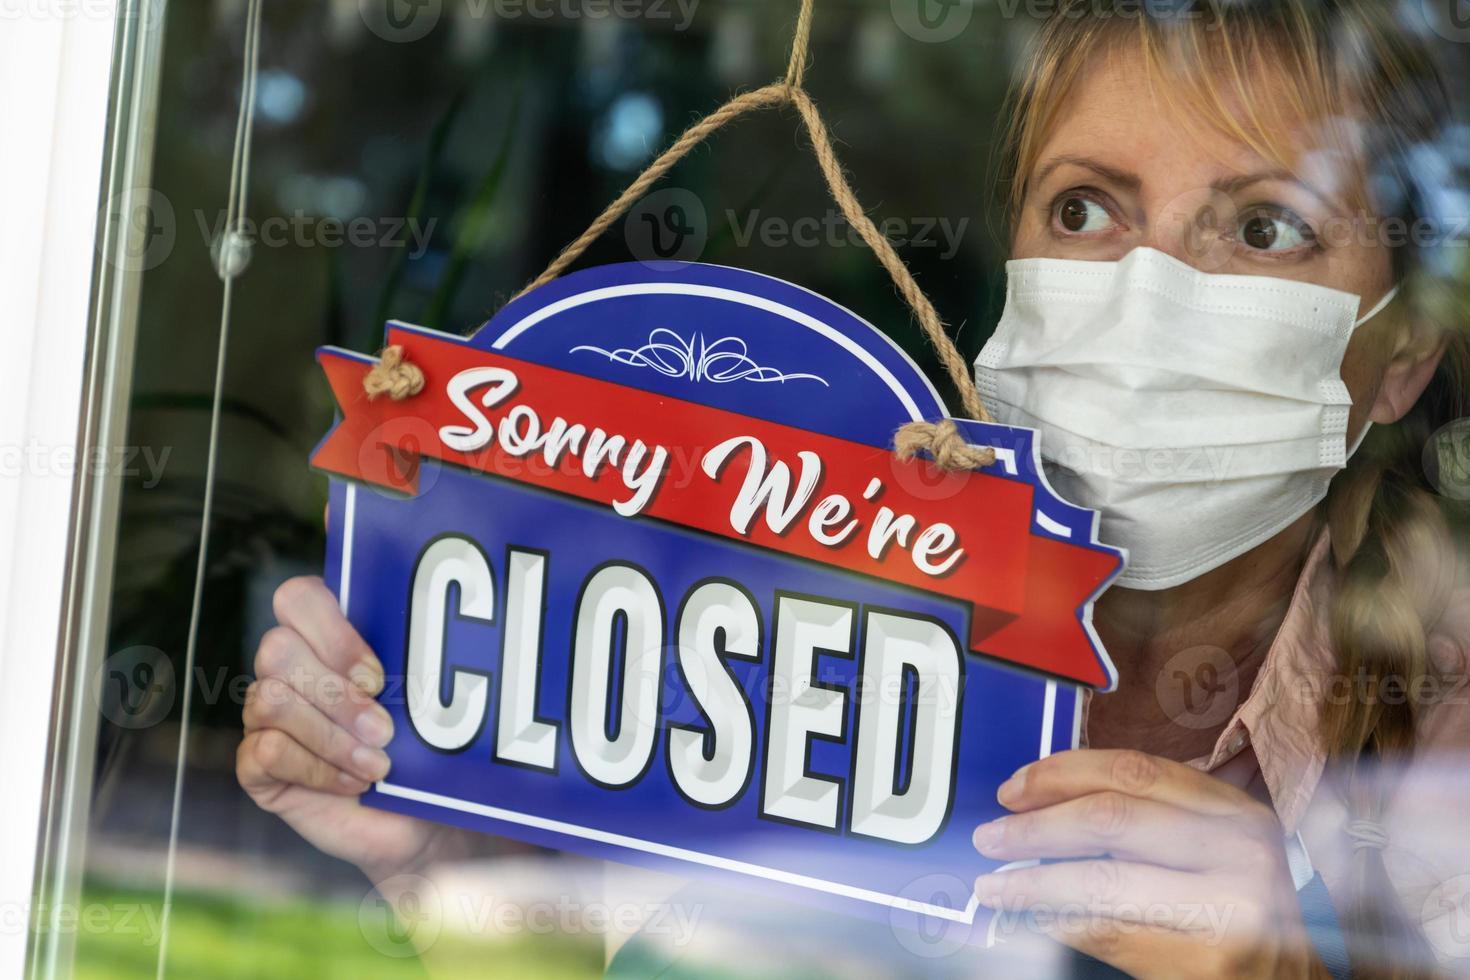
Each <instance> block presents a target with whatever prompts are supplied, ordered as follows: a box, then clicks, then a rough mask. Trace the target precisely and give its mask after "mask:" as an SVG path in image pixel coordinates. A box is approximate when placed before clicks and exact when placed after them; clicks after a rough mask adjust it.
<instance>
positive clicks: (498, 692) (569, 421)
mask: <svg viewBox="0 0 1470 980" xmlns="http://www.w3.org/2000/svg"><path fill="white" fill-rule="evenodd" d="M386 342H387V344H390V345H393V344H396V345H401V346H402V348H403V350H404V353H405V358H406V360H408V361H410V362H412V363H413V364H416V365H418V366H419V367H420V368H421V369H422V370H423V372H424V376H425V381H426V384H425V387H424V389H423V391H422V392H421V393H420V394H418V395H415V396H413V397H410V398H407V399H405V400H403V401H393V400H391V399H390V398H388V397H386V396H384V397H379V398H377V399H369V398H368V397H367V396H366V394H365V393H364V391H363V378H364V376H365V375H366V373H367V372H368V371H369V370H370V369H371V367H372V366H373V364H374V363H375V362H374V360H373V359H372V358H369V357H365V356H363V355H360V354H355V353H351V352H348V351H343V350H338V349H333V348H324V349H323V350H322V351H321V352H320V355H319V360H320V362H321V364H322V367H323V369H324V370H325V372H326V375H327V378H328V380H329V382H330V384H331V387H332V390H333V392H334V394H335V396H336V398H337V402H338V404H339V406H340V409H341V413H342V418H341V420H340V421H339V423H338V424H337V425H336V426H335V427H334V428H333V429H332V431H331V432H330V433H329V434H328V435H327V437H326V439H324V440H323V442H322V444H321V445H320V446H319V447H318V448H317V450H316V452H315V454H314V456H313V460H312V461H313V464H314V465H315V466H317V467H318V468H320V469H322V470H325V471H326V472H328V473H329V474H331V475H332V476H333V478H334V479H333V481H332V489H331V497H332V513H333V515H334V519H333V520H332V522H331V529H330V540H329V554H328V580H329V582H331V583H332V584H333V585H334V587H335V589H336V591H337V594H338V596H339V598H340V601H341V604H342V607H343V609H344V610H345V611H346V614H347V616H348V618H349V619H350V620H351V621H352V623H353V624H354V625H355V626H356V627H357V629H358V630H359V631H360V632H361V633H362V635H363V637H364V638H365V639H366V640H367V642H368V643H369V644H371V646H372V647H373V648H374V649H375V650H376V651H377V653H378V655H379V656H380V658H381V659H382V661H383V664H384V666H385V668H386V671H387V675H388V677H389V683H388V687H387V689H386V690H385V691H384V693H383V697H382V700H383V703H384V705H385V706H386V707H387V709H388V711H389V712H390V714H391V715H392V716H393V720H394V722H395V725H396V734H395V736H394V740H393V742H392V744H391V745H390V746H389V747H388V753H389V756H390V757H391V759H392V771H391V772H390V774H389V776H388V777H387V779H386V780H384V781H383V782H380V783H379V784H377V785H376V786H374V787H373V789H372V790H371V791H370V792H369V793H368V794H367V795H366V796H365V798H364V799H365V802H367V803H369V804H371V805H373V806H378V807H383V808H386V809H390V810H395V811H399V812H403V813H409V814H413V815H416V816H421V817H427V818H430V819H435V820H440V821H444V822H449V823H454V824H458V825H461V826H465V827H470V828H474V829H477V830H483V831H486V832H490V833H496V834H502V835H507V836H511V837H517V838H521V839H525V840H529V841H532V842H536V843H540V844H544V845H548V846H553V847H559V848H565V849H569V850H577V851H582V852H586V853H590V854H593V855H597V856H603V857H607V858H611V859H614V860H621V861H629V862H634V863H642V864H646V865H651V866H654V867H657V868H660V869H662V870H668V871H673V872H675V873H682V874H686V875H687V874H693V873H695V872H697V871H708V872H710V873H718V874H724V875H732V876H735V878H737V879H738V880H741V881H744V882H746V883H748V884H752V885H759V886H762V887H771V888H776V889H778V890H780V891H782V892H785V893H786V894H788V895H792V896H796V895H803V894H804V895H807V896H811V897H816V898H820V899H822V900H824V901H829V902H836V903H840V904H843V905H846V906H849V907H851V908H854V909H868V910H874V911H878V912H881V913H882V914H885V915H890V914H894V913H898V912H901V913H903V914H906V915H912V916H915V917H924V916H937V917H939V918H943V919H951V920H958V921H962V922H971V921H973V919H974V915H975V908H976V907H975V904H974V902H972V901H971V896H970V893H969V889H970V883H971V882H972V881H973V879H974V876H975V875H976V874H978V873H980V872H982V871H985V870H987V869H988V868H993V867H994V863H993V862H988V861H986V860H985V859H984V858H982V857H980V856H979V855H978V854H977V853H976V851H975V850H974V848H973V847H972V846H971V843H970V838H971V833H972V831H973V830H974V828H975V826H976V825H978V824H980V823H982V822H984V821H986V820H990V819H993V818H995V817H997V816H999V815H1000V812H1001V811H1000V809H999V806H998V804H997V803H996V802H995V791H996V788H997V787H998V786H999V784H1000V783H1001V782H1002V781H1003V780H1004V779H1005V778H1006V777H1008V776H1009V775H1010V774H1011V773H1012V772H1013V771H1014V770H1015V769H1017V768H1018V767H1020V766H1021V765H1024V764H1025V763H1027V762H1030V761H1033V760H1035V759H1037V758H1039V757H1042V756H1045V755H1047V754H1049V753H1051V752H1053V751H1058V750H1061V749H1065V748H1070V747H1073V746H1074V745H1075V744H1076V733H1077V725H1078V718H1079V716H1080V707H1081V698H1080V689H1081V688H1082V687H1093V688H1099V689H1106V688H1109V687H1111V686H1112V683H1113V680H1114V673H1113V669H1112V666H1111V664H1110V663H1109V661H1108V659H1107V656H1106V654H1105V653H1104V652H1103V650H1102V648H1101V647H1100V645H1099V644H1098V642H1097V639H1096V637H1095V635H1094V634H1093V631H1092V627H1091V622H1090V613H1091V607H1092V602H1093V600H1094V599H1095V598H1096V597H1097V595H1098V594H1099V593H1100V592H1101V591H1102V589H1103V588H1104V587H1105V586H1106V585H1107V583H1108V582H1109V581H1110V580H1111V578H1112V577H1113V576H1114V575H1115V574H1116V573H1117V572H1118V570H1119V569H1120V567H1121V565H1122V555H1121V553H1120V552H1119V551H1117V550H1116V549H1112V548H1108V547H1106V546H1103V545H1100V544H1099V543H1098V542H1097V540H1096V537H1095V528H1096V514H1095V513H1094V512H1092V511H1088V510H1084V509H1082V508H1079V507H1075V506H1072V505H1071V504H1068V503H1066V502H1065V501H1063V500H1061V499H1059V498H1058V497H1057V496H1056V495H1055V494H1054V493H1053V492H1052V491H1051V489H1050V488H1049V487H1048V486H1047V484H1046V481H1045V479H1044V477H1043V476H1042V475H1041V471H1040V469H1039V465H1038V456H1037V448H1036V442H1035V440H1036V435H1035V433H1034V432H1032V431H1031V430H1028V429H1018V428H1010V427H1006V426H999V425H990V424H981V423H978V422H971V421H959V422H958V424H959V426H960V428H961V431H962V432H963V433H964V435H965V436H966V438H967V439H968V440H969V441H971V442H973V443H975V444H978V445H984V446H994V447H996V448H997V450H998V451H997V459H996V462H995V464H994V465H992V466H990V467H987V468H985V469H983V470H977V471H964V472H958V473H956V472H948V471H944V470H941V469H939V468H938V467H937V466H935V465H934V464H933V463H931V462H929V461H927V460H925V459H922V458H921V459H917V460H914V461H911V462H901V461H900V460H899V459H898V458H897V457H895V455H894V454H893V452H892V449H891V446H892V442H893V435H894V432H895V431H896V430H897V429H898V428H899V427H900V426H902V425H903V424H905V423H907V422H910V421H914V420H926V419H927V420H936V419H940V418H943V417H945V416H946V414H947V413H946V412H945V409H944V406H943V404H942V403H941V402H940V399H939V397H938V395H937V394H936V393H935V391H934V389H933V388H932V387H931V386H930V384H929V383H928V382H927V380H926V379H925V378H924V376H923V374H922V373H921V372H920V371H919V370H918V368H917V367H916V366H915V365H914V364H913V362H912V361H910V360H909V358H908V357H907V356H906V355H905V354H904V353H903V352H902V351H901V350H900V349H899V348H898V347H897V346H896V345H894V344H893V343H892V342H891V341H889V340H888V339H887V338H885V337H884V336H883V335H882V334H881V333H879V332H878V331H877V330H876V329H874V328H873V327H872V326H871V325H869V324H867V323H866V322H864V321H862V320H860V319H859V318H858V317H856V316H854V315H853V314H852V313H850V312H848V311H847V310H845V309H843V308H841V307H839V306H837V305H836V304H834V303H832V302H830V301H828V300H826V299H824V298H822V297H820V296H818V295H816V294H814V293H811V292H809V291H807V290H804V289H801V288H799V287H797V286H793V285H791V284H789V283H785V282H782V281H780V280H776V279H772V278H769V277H766V276H761V275H756V274H754V273H750V272H744V271H741V270H737V269H729V268H723V267H716V266H708V265H700V264H691V263H661V264H660V266H659V268H657V269H654V268H650V267H649V266H648V265H645V264H641V263H629V264H624V265H613V266H605V267H601V268H595V269H589V270H586V271H583V272H578V273H574V274H571V275H567V276H565V277H563V278H561V279H558V280H556V281H554V282H552V283H550V284H549V285H546V286H543V287H541V288H539V289H537V290H535V291H533V292H531V293H529V294H527V295H525V296H523V297H521V298H519V299H517V300H515V301H514V302H512V303H510V304H509V305H508V306H506V307H505V309H503V310H502V311H501V312H500V313H499V314H497V315H496V316H495V318H494V319H492V320H491V321H490V322H489V323H488V324H486V325H485V326H484V327H483V328H481V329H480V330H479V331H478V332H477V333H476V334H475V335H474V336H473V337H470V338H468V339H465V338H459V337H455V336H451V335H447V334H443V333H439V332H436V331H432V330H426V329H422V328H419V327H412V326H408V325H406V324H399V323H394V324H391V325H390V326H389V328H388V335H387V339H386ZM337 515H340V519H338V517H337ZM936 874H937V875H940V876H941V879H942V880H944V881H952V884H945V885H941V886H940V887H939V888H938V889H937V890H936V888H935V887H934V882H935V881H936V880H941V879H935V878H934V875H936ZM919 881H923V882H925V884H924V886H923V887H922V888H920V889H918V890H917V891H916V890H915V884H914V883H915V882H919Z"/></svg>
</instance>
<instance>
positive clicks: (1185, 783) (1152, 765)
mask: <svg viewBox="0 0 1470 980" xmlns="http://www.w3.org/2000/svg"><path fill="white" fill-rule="evenodd" d="M1105 792H1115V793H1122V794H1124V795H1127V796H1133V797H1138V798H1141V799H1149V800H1154V801H1156V802H1158V803H1167V804H1170V805H1172V806H1176V807H1181V808H1183V809H1185V810H1192V811H1194V812H1196V813H1203V814H1207V815H1210V816H1217V817H1229V816H1234V815H1236V814H1239V813H1242V812H1245V811H1261V812H1263V813H1264V812H1265V808H1264V807H1262V806H1261V804H1259V803H1257V802H1256V801H1255V800H1253V799H1251V797H1250V796H1249V795H1248V794H1246V793H1245V792H1244V791H1243V790H1239V789H1236V788H1235V787H1234V786H1231V785H1230V784H1229V783H1227V782H1225V781H1223V780H1220V779H1215V778H1214V777H1212V776H1208V775H1206V774H1205V773H1202V772H1200V771H1199V770H1197V769H1194V768H1191V767H1190V766H1186V765H1184V764H1183V763H1182V762H1174V761H1171V760H1169V759H1161V758H1159V757H1158V756H1152V755H1147V754H1145V753H1143V752H1135V751H1132V750H1126V749H1122V750H1118V749H1078V750H1073V751H1070V752H1058V753H1057V754H1056V755H1052V756H1048V757H1046V758H1045V759H1042V760H1040V761H1039V762H1033V763H1031V764H1030V765H1028V766H1023V767H1022V768H1021V769H1019V770H1017V771H1016V774H1015V775H1013V776H1012V777H1011V778H1010V779H1008V780H1006V782H1005V783H1003V784H1002V785H1001V787H1000V790H999V792H998V793H997V797H998V798H999V800H1000V802H1001V804H1002V805H1004V806H1005V807H1006V808H1007V809H1010V810H1013V811H1026V810H1035V809H1038V808H1040V807H1044V806H1052V805H1053V804H1056V803H1061V802H1063V801H1065V800H1071V799H1076V798H1078V797H1082V796H1088V795H1090V794H1093V793H1105Z"/></svg>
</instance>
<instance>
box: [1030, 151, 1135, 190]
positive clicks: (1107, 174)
mask: <svg viewBox="0 0 1470 980" xmlns="http://www.w3.org/2000/svg"><path fill="white" fill-rule="evenodd" d="M1066 166H1073V167H1081V168H1082V169H1084V170H1091V171H1092V172H1093V173H1095V174H1097V175H1098V176H1099V177H1103V178H1105V179H1107V180H1109V181H1112V182H1113V183H1114V184H1117V185H1118V186H1119V187H1122V188H1125V189H1127V190H1131V191H1136V190H1138V189H1139V188H1141V187H1142V186H1143V179H1142V178H1141V177H1139V176H1138V175H1137V174H1132V173H1129V172H1128V171H1126V170H1119V169H1118V168H1117V167H1110V166H1108V165H1107V164H1105V163H1100V162H1099V161H1097V160H1094V159H1092V158H1091V157H1079V156H1070V155H1067V156H1059V157H1052V158H1051V159H1050V160H1048V161H1047V162H1046V164H1045V165H1044V166H1042V167H1041V169H1040V170H1038V171H1037V173H1036V179H1035V181H1034V182H1035V183H1037V184H1040V183H1042V182H1043V181H1045V180H1046V178H1048V177H1050V176H1051V175H1052V174H1053V173H1055V172H1056V170H1057V169H1058V168H1060V167H1066Z"/></svg>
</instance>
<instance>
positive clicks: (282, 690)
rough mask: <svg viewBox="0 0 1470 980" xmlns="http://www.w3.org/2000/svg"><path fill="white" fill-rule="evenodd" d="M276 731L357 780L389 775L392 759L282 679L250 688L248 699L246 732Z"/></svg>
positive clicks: (266, 681)
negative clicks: (332, 717) (350, 731)
mask: <svg viewBox="0 0 1470 980" xmlns="http://www.w3.org/2000/svg"><path fill="white" fill-rule="evenodd" d="M262 729H275V730H276V731H280V732H283V733H285V734H286V735H289V736H290V737H291V738H292V739H293V740H294V741H295V742H296V743H297V744H298V745H300V746H301V747H302V748H304V749H306V750H307V751H308V752H310V753H311V754H313V755H315V756H316V757H317V758H319V759H321V760H322V761H324V762H326V763H328V764H330V765H332V766H334V767H336V768H337V769H339V770H341V771H343V772H345V773H348V774H351V775H353V776H355V777H356V778H357V779H358V780H362V781H366V782H370V783H373V782H377V781H378V780H380V779H382V778H383V777H384V776H386V775H387V774H388V755H387V753H385V752H384V751H383V750H382V749H380V748H375V747H373V746H371V745H368V744H367V743H365V742H363V741H361V740H360V739H358V738H356V737H354V736H353V735H351V734H349V733H348V732H347V730H346V729H344V728H342V727H341V726H340V725H338V724H336V723H335V722H333V721H332V720H331V719H330V718H328V717H327V716H326V715H324V714H322V712H321V711H319V710H317V708H316V707H315V706H314V705H312V704H310V703H309V702H307V700H306V699H305V698H303V697H302V696H301V695H300V694H298V693H296V691H294V690H292V689H291V687H290V685H288V684H287V683H286V682H285V681H283V680H281V679H280V678H279V677H266V678H264V679H262V680H257V681H256V682H255V683H254V684H252V685H250V690H249V691H248V692H247V693H246V698H245V731H246V732H247V733H248V732H254V731H258V730H262Z"/></svg>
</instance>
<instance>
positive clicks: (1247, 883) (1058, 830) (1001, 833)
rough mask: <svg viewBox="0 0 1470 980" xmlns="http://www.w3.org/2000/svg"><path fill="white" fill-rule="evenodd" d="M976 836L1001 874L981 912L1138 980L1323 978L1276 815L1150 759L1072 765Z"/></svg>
mask: <svg viewBox="0 0 1470 980" xmlns="http://www.w3.org/2000/svg"><path fill="white" fill-rule="evenodd" d="M998 796H999V799H1000V802H1001V803H1002V804H1003V805H1005V807H1006V808H1007V809H1009V810H1011V811H1013V813H1012V815H1010V816H1006V817H1002V818H1000V819H999V820H995V821H993V822H991V823H988V824H984V825H982V826H980V827H979V828H977V829H976V831H975V846H976V848H977V849H978V850H979V851H980V852H981V853H982V854H984V855H985V856H986V857H990V858H995V859H999V860H1003V861H1019V860H1025V859H1029V858H1061V859H1078V860H1065V861H1062V862H1060V863H1053V864H1042V865H1038V866H1036V867H1031V868H1020V869H1016V870H1011V871H1003V872H997V873H995V874H988V875H983V876H981V877H980V879H979V880H978V881H977V882H976V883H975V892H976V895H977V896H978V897H979V899H980V903H981V904H982V905H985V906H987V907H989V908H992V909H996V910H999V911H1001V912H1002V913H1003V914H1008V915H1011V916H1015V915H1017V914H1024V915H1026V921H1027V922H1028V923H1030V922H1032V921H1034V922H1035V923H1036V925H1037V926H1038V927H1040V928H1041V929H1042V930H1044V931H1045V932H1046V933H1047V934H1049V935H1051V936H1053V937H1054V938H1055V939H1057V940H1059V941H1060V942H1063V943H1065V944H1067V945H1068V946H1071V947H1073V948H1074V949H1077V950H1079V951H1081V952H1083V953H1086V954H1088V955H1090V956H1093V957H1096V958H1097V959H1099V960H1102V961H1103V962H1105V963H1108V964H1110V965H1112V966H1115V967H1117V968H1118V969H1120V970H1122V971H1123V972H1125V973H1128V974H1131V975H1133V976H1136V977H1144V978H1149V977H1181V976H1190V977H1280V978H1318V977H1326V976H1327V973H1326V970H1325V968H1324V967H1323V966H1322V964H1321V961H1320V960H1319V959H1318V957H1317V954H1316V952H1315V950H1314V949H1313V947H1312V944H1311V942H1310V941H1309V940H1308V938H1307V934H1306V929H1305V927H1304V926H1303V925H1302V919H1301V912H1300V908H1299V906H1298V904H1297V896H1296V889H1295V888H1294V887H1293V885H1292V880H1291V872H1290V870H1289V869H1288V868H1287V864H1286V854H1285V849H1284V846H1283V843H1282V841H1283V835H1282V831H1281V826H1280V824H1279V823H1278V822H1277V820H1276V815H1275V814H1274V813H1273V812H1272V811H1271V810H1270V809H1268V808H1267V807H1265V806H1262V805H1261V804H1260V803H1258V802H1256V801H1255V800H1254V799H1252V798H1251V797H1250V796H1248V795H1247V794H1246V793H1244V792H1243V791H1241V790H1239V789H1236V788H1235V787H1234V786H1231V785H1230V784H1228V783H1225V782H1222V781H1221V780H1218V779H1215V778H1213V777H1211V776H1207V775H1205V774H1204V773H1202V772H1199V771H1198V770H1196V769H1192V768H1190V767H1189V766H1186V765H1183V764H1182V763H1178V762H1172V761H1170V760H1168V759H1161V758H1157V757H1155V756H1151V755H1146V754H1144V753H1141V752H1130V751H1111V750H1099V749H1084V750H1078V751H1074V752H1063V753H1060V754H1058V755H1054V756H1050V757H1049V758H1046V759H1042V760H1041V761H1039V762H1035V763H1032V764H1031V765H1029V766H1026V767H1024V768H1022V769H1021V770H1019V771H1018V772H1017V773H1016V774H1015V775H1014V776H1012V777H1011V778H1010V780H1008V781H1007V782H1006V783H1005V784H1004V785H1002V786H1001V788H1000V791H999V794H998Z"/></svg>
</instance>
